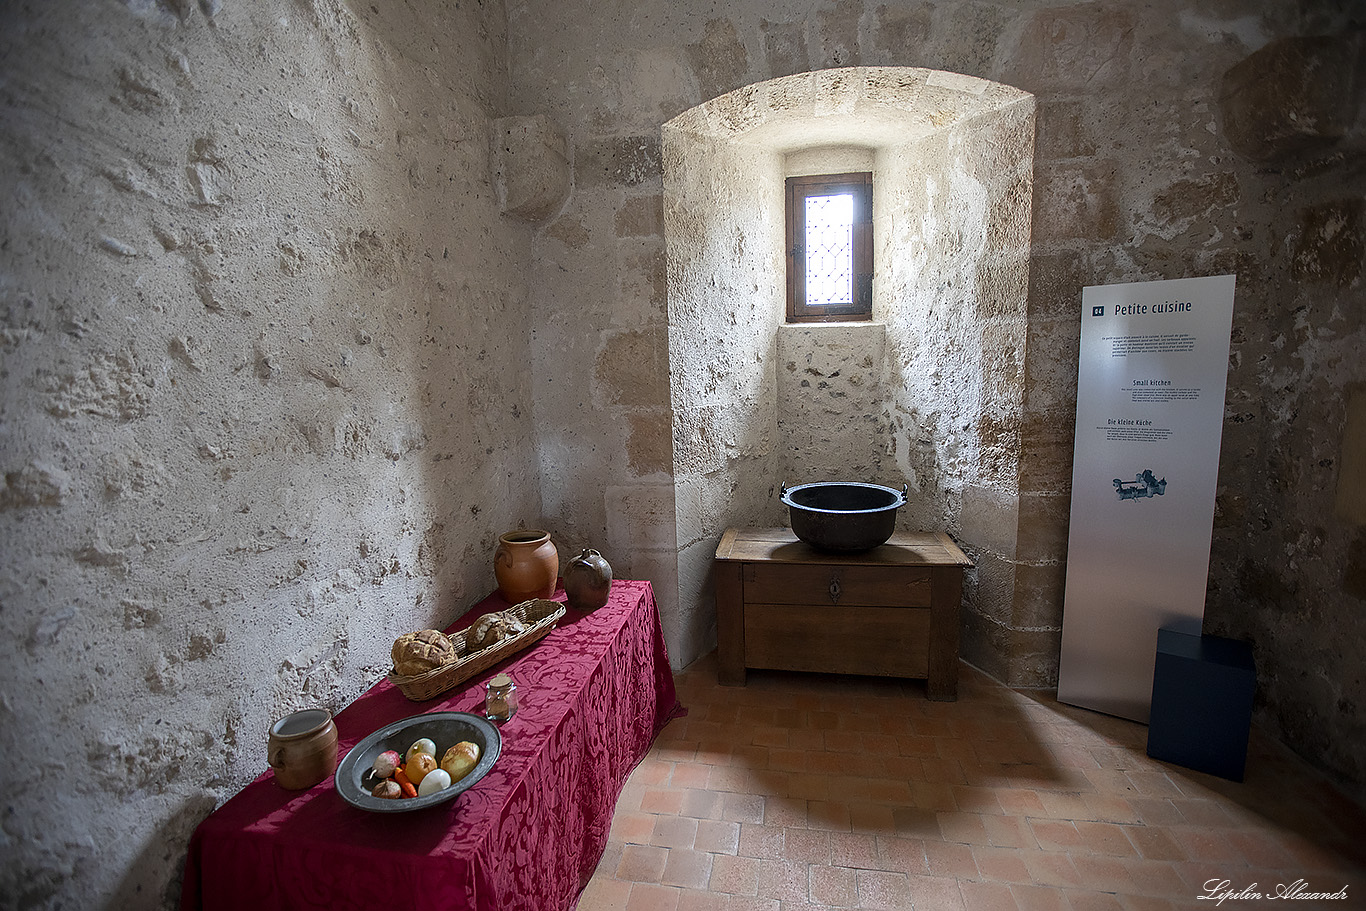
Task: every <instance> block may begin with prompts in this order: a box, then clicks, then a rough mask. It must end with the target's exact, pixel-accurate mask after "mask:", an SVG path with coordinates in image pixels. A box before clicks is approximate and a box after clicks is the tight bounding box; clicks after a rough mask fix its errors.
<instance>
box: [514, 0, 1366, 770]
mask: <svg viewBox="0 0 1366 911" xmlns="http://www.w3.org/2000/svg"><path fill="white" fill-rule="evenodd" d="M1353 15H1354V14H1353V12H1352V9H1351V5H1350V4H1342V3H1339V2H1336V0H1318V2H1308V3H1297V4H1286V3H1281V2H1277V0H1217V2H1214V3H1196V2H1193V0H1161V2H1157V3H1150V2H1142V3H1140V2H1137V0H1128V2H1125V0H1120V2H1060V0H1053V2H1049V0H1031V2H1025V3H1006V2H990V0H905V2H900V0H898V2H890V3H888V2H876V3H874V2H865V0H851V2H838V3H836V2H820V0H803V2H777V0H737V2H735V3H731V4H728V5H726V6H725V7H724V9H723V8H720V7H717V6H716V5H715V4H713V3H710V2H699V0H667V2H666V0H646V2H641V3H633V4H620V5H595V6H594V9H593V13H592V14H591V15H585V14H584V12H583V10H582V9H581V8H580V7H578V6H577V5H574V4H568V3H563V2H549V0H516V2H512V3H510V5H509V46H510V54H509V58H510V63H511V74H512V88H511V92H512V96H513V99H514V102H515V103H518V104H520V105H521V106H523V107H525V108H526V109H527V110H528V111H531V110H534V111H536V112H538V113H546V114H548V115H550V116H551V117H552V118H553V119H555V120H556V121H557V122H558V123H560V124H561V125H562V126H563V127H564V128H565V130H566V133H567V135H568V137H569V146H570V148H571V157H572V159H573V167H574V180H575V191H574V194H573V197H572V198H571V201H570V202H569V203H568V206H567V210H566V214H565V215H563V216H561V217H560V218H558V219H554V218H552V220H551V221H550V223H549V225H548V226H547V227H546V228H545V230H544V231H543V232H541V233H540V234H538V236H537V238H536V240H535V242H534V243H535V254H534V262H535V267H534V268H535V270H536V271H535V273H534V281H533V287H534V288H535V289H536V290H535V291H533V295H534V297H535V300H536V302H537V303H536V304H535V306H537V307H539V308H540V310H541V311H542V312H545V313H547V314H548V313H550V312H552V311H556V312H558V310H559V307H560V305H561V303H573V304H574V305H575V306H577V307H584V306H588V307H608V306H609V305H607V304H604V303H603V301H604V299H609V300H610V302H611V303H610V307H609V309H610V314H609V315H603V316H595V317H593V318H592V319H590V320H587V321H580V322H579V330H578V331H579V335H578V336H577V338H578V341H577V342H572V343H571V342H568V341H565V340H558V341H557V342H556V344H558V345H562V346H570V345H572V347H573V350H574V352H575V357H573V358H570V359H566V361H565V362H564V367H565V370H566V373H565V378H566V379H567V380H568V381H569V382H570V383H571V385H572V386H573V387H574V388H575V389H576V390H577V395H578V396H579V398H580V400H583V401H594V402H598V401H604V393H606V394H609V395H611V394H614V393H611V386H610V384H607V383H604V381H603V380H604V377H605V376H606V373H604V372H602V371H601V370H600V368H599V365H601V364H603V363H604V361H603V360H602V358H601V356H600V355H599V356H595V355H597V353H599V352H607V351H610V350H616V349H617V346H618V344H619V343H617V342H616V340H617V338H618V337H619V336H620V337H624V338H627V339H632V338H648V339H651V340H652V341H651V342H650V344H649V346H648V347H646V348H643V349H641V350H644V351H646V352H648V354H649V355H650V360H649V361H648V362H647V363H649V364H652V365H654V371H655V372H654V373H652V374H650V375H649V379H648V381H646V382H643V383H641V384H639V385H638V386H637V387H636V389H637V393H638V395H637V397H636V398H635V399H634V400H632V401H630V402H627V401H625V400H619V401H620V404H618V405H616V406H614V407H615V408H616V409H617V410H616V411H614V412H612V413H611V414H610V415H606V414H600V415H597V416H595V417H593V418H591V419H589V420H588V421H580V420H579V419H578V416H579V415H580V414H582V411H563V412H561V414H563V415H571V416H572V419H571V418H570V417H563V416H557V415H556V414H551V413H548V412H546V410H545V409H541V410H540V411H539V412H538V413H539V414H540V416H542V417H543V419H544V424H545V426H547V427H548V428H550V429H551V432H556V433H558V436H559V438H560V439H561V440H562V441H563V444H564V445H563V446H562V447H561V448H560V449H557V450H556V451H554V452H553V453H549V454H548V455H549V457H550V458H551V459H552V461H553V462H554V463H555V466H556V467H557V470H559V471H560V472H561V473H562V479H561V480H562V482H563V486H564V487H565V488H566V489H570V490H572V491H574V494H573V499H572V501H571V502H572V504H573V505H574V511H575V512H577V513H579V514H582V515H585V516H589V515H594V514H600V513H602V512H603V509H602V507H600V506H598V505H597V504H598V503H599V502H600V501H601V500H602V496H603V495H602V492H603V491H604V490H605V489H608V488H626V489H629V490H636V489H645V490H648V491H650V492H651V495H652V497H653V499H652V500H651V502H652V503H656V504H657V503H661V502H666V501H669V500H671V499H672V497H673V495H674V492H673V491H672V490H671V489H670V479H669V478H668V476H667V470H664V471H663V472H662V473H661V465H666V464H667V462H665V461H664V459H663V458H659V459H655V460H653V461H650V462H648V463H637V464H629V463H625V464H623V462H624V459H622V458H620V457H619V456H618V455H617V454H618V453H621V452H622V450H623V446H624V445H625V444H626V443H627V442H628V441H630V442H631V444H632V446H633V447H634V450H635V451H640V450H641V449H645V450H646V451H648V452H650V453H651V454H654V455H657V456H660V457H663V456H664V455H665V453H666V449H665V447H664V446H663V445H651V446H648V447H642V446H641V445H640V444H639V442H638V441H640V440H646V439H649V440H655V439H658V437H657V429H656V431H655V432H652V431H651V430H650V427H651V426H652V425H653V424H655V422H662V421H663V420H665V410H666V408H667V403H668V395H669V392H668V388H667V387H668V376H667V367H666V365H665V363H664V362H663V361H661V360H660V359H659V358H658V352H659V351H660V350H661V346H662V342H661V341H659V338H660V337H659V329H658V327H659V326H660V325H661V324H662V321H663V318H664V317H663V312H664V309H665V305H666V302H665V297H664V292H663V282H664V276H665V275H666V274H667V269H666V266H665V259H666V253H667V251H665V250H664V248H663V237H662V234H663V230H662V228H654V229H650V228H649V227H647V226H646V223H645V222H643V221H642V219H641V218H639V217H638V216H639V213H642V212H649V213H653V212H658V211H660V208H661V206H660V204H659V203H658V202H656V201H655V200H658V199H659V197H660V195H661V193H662V192H663V176H662V174H663V167H662V165H663V162H662V155H661V154H660V152H659V135H660V128H661V125H663V124H665V123H668V122H669V121H670V120H672V119H673V118H675V117H676V116H678V115H679V114H680V113H682V112H684V111H686V110H688V109H690V108H693V107H694V106H696V105H698V104H701V103H703V102H706V101H709V100H710V99H713V98H717V97H718V96H721V95H724V94H725V93H727V92H731V91H733V90H736V89H740V88H743V87H744V86H748V85H752V84H756V83H761V82H764V81H766V80H769V79H773V78H776V77H779V76H785V75H789V74H794V73H802V72H807V71H812V70H824V69H828V68H832V67H845V66H914V67H928V68H932V69H936V70H945V71H950V72H956V73H964V74H968V75H971V76H978V77H983V78H986V79H991V80H994V81H997V82H1000V83H1004V84H1006V85H1009V86H1014V87H1016V88H1019V89H1022V90H1024V91H1026V92H1029V93H1031V94H1033V95H1034V96H1035V98H1036V100H1037V121H1038V122H1037V131H1036V136H1035V150H1034V169H1033V173H1032V175H1031V177H1032V181H1031V183H1030V185H1029V186H1028V187H1024V189H1027V190H1028V192H1029V193H1030V195H1031V197H1032V199H1031V204H1030V207H1031V209H1032V228H1031V233H1030V244H1029V260H1028V262H1029V278H1028V295H1027V305H1026V306H1027V317H1028V319H1027V324H1026V326H1025V327H1024V330H1023V331H1024V342H1025V347H1024V355H1023V373H1024V377H1023V382H1024V391H1023V395H1024V400H1023V403H1022V408H1021V412H1020V423H1019V425H1018V427H1017V428H1013V429H1012V428H997V430H998V431H1005V435H1004V436H1003V435H1002V434H1001V433H999V432H997V433H995V437H994V438H996V439H1007V438H1008V437H1009V434H1010V432H1017V433H1018V439H1019V441H1020V443H1019V460H1020V463H1019V490H1018V501H1019V508H1018V518H1017V517H1015V516H1013V515H1012V516H1007V517H1006V519H1007V523H1013V524H1012V525H1011V526H1010V527H1013V529H1014V531H1013V533H1012V535H1011V537H1013V539H1014V546H1015V552H1014V556H1013V557H1012V560H1011V564H1010V566H1011V569H1012V571H1013V573H1014V575H1015V596H1013V599H1012V600H1011V602H1010V603H1009V604H1008V605H1006V604H1003V605H1001V606H1000V610H998V611H996V612H995V613H994V615H993V616H992V617H991V618H987V617H986V615H982V622H980V623H977V624H976V625H975V628H974V629H970V630H969V631H968V636H967V638H966V639H965V643H964V645H965V648H966V649H969V650H977V651H978V652H979V653H980V652H981V651H982V650H983V649H984V648H988V647H990V648H994V647H995V646H990V642H989V640H994V641H996V642H999V643H1003V644H1004V647H1005V648H1006V649H1007V651H1006V652H1004V653H1002V654H1003V659H1004V660H1002V661H1001V663H1000V665H999V666H998V667H995V668H992V671H993V673H999V674H1001V675H1002V676H1003V678H1004V679H1007V680H1008V681H1009V682H1012V683H1019V684H1024V685H1050V684H1051V683H1052V682H1054V680H1055V679H1056V669H1057V649H1056V642H1057V639H1058V637H1059V635H1060V630H1061V621H1062V616H1061V610H1062V601H1063V598H1062V595H1063V591H1062V587H1063V579H1064V571H1063V567H1064V560H1065V558H1066V543H1067V525H1068V507H1069V490H1068V488H1069V484H1070V480H1071V449H1072V435H1073V421H1074V415H1075V388H1076V368H1077V345H1078V340H1079V320H1078V319H1077V307H1078V305H1079V300H1080V296H1081V289H1082V288H1083V287H1085V286H1087V285H1096V284H1104V283H1111V282H1123V281H1139V280H1146V279H1161V278H1174V277H1182V276H1187V275H1208V274H1221V273H1227V272H1236V273H1238V276H1239V279H1238V302H1237V305H1236V310H1235V316H1234V323H1235V329H1234V338H1233V354H1232V360H1231V363H1230V372H1229V398H1228V403H1229V404H1228V421H1227V422H1226V425H1225V436H1224V456H1223V462H1222V466H1221V485H1220V493H1219V506H1218V517H1217V522H1216V529H1215V539H1214V546H1213V554H1212V563H1211V582H1210V597H1209V605H1208V608H1207V618H1208V619H1207V629H1209V631H1211V632H1216V633H1222V634H1225V635H1232V636H1236V637H1239V638H1243V639H1248V640H1250V641H1252V642H1254V644H1255V646H1256V653H1257V658H1258V661H1259V662H1260V668H1261V686H1260V689H1259V697H1258V698H1259V703H1258V717H1259V720H1260V721H1261V723H1262V724H1264V725H1266V726H1267V727H1268V728H1269V729H1270V730H1272V731H1273V732H1275V733H1278V734H1279V735H1281V736H1283V737H1284V738H1285V739H1286V740H1287V742H1289V743H1291V744H1292V745H1294V746H1295V747H1296V748H1297V749H1299V750H1301V751H1302V752H1303V753H1304V754H1305V755H1307V756H1310V757H1311V758H1313V759H1314V761H1316V762H1318V763H1319V764H1320V765H1322V766H1324V767H1325V768H1328V769H1330V770H1332V771H1334V772H1335V773H1337V774H1338V775H1340V776H1343V777H1345V778H1347V779H1349V780H1351V781H1354V782H1358V783H1361V782H1363V781H1366V751H1363V747H1362V744H1364V743H1366V730H1363V727H1366V708H1363V706H1366V693H1363V691H1362V688H1363V686H1366V683H1363V675H1362V673H1361V662H1360V660H1359V655H1360V654H1362V652H1363V646H1364V645H1366V641H1364V640H1366V620H1363V612H1362V601H1363V584H1362V582H1361V580H1362V579H1363V578H1366V570H1363V569H1362V568H1361V567H1362V565H1363V561H1364V560H1366V544H1363V543H1362V541H1363V537H1362V536H1363V534H1364V533H1363V531H1362V529H1361V527H1360V526H1359V525H1358V524H1357V523H1356V522H1354V521H1352V520H1350V519H1348V518H1344V517H1342V516H1338V515H1335V514H1334V513H1333V509H1332V506H1333V503H1334V502H1335V501H1334V496H1335V494H1334V490H1335V488H1336V486H1337V485H1338V483H1339V478H1338V471H1339V461H1340V460H1339V449H1340V447H1341V445H1342V439H1343V427H1344V423H1345V420H1346V417H1345V416H1346V413H1347V402H1348V399H1349V396H1350V393H1351V391H1352V390H1354V389H1358V388H1360V386H1361V384H1362V382H1363V379H1364V378H1366V377H1363V370H1364V369H1366V368H1363V366H1362V363H1363V360H1364V359H1363V358H1362V357H1361V356H1360V354H1361V352H1362V350H1363V347H1366V346H1364V345H1363V327H1362V309H1363V308H1362V306H1361V287H1362V284H1361V282H1362V279H1361V274H1360V273H1361V260H1362V249H1363V243H1364V241H1363V232H1364V231H1366V228H1364V227H1363V225H1362V217H1363V213H1362V209H1361V202H1360V200H1361V198H1362V196H1363V176H1362V168H1361V160H1362V158H1361V156H1362V146H1363V118H1362V113H1361V99H1362V95H1361V83H1360V74H1359V72H1358V71H1359V68H1360V60H1361V58H1362V55H1361V54H1360V51H1359V47H1358V44H1357V43H1356V42H1358V41H1359V38H1352V37H1349V35H1350V30H1351V29H1352V28H1358V29H1359V28H1360V26H1361V24H1362V23H1361V21H1360V18H1359V13H1357V14H1355V15H1356V16H1357V19H1355V20H1354V19H1353ZM1302 36H1304V37H1312V36H1321V37H1317V38H1314V39H1313V40H1310V41H1307V42H1294V41H1292V43H1291V44H1288V45H1286V44H1282V43H1281V42H1283V41H1285V40H1287V39H1297V38H1299V37H1302ZM1267 49H1270V50H1267ZM1259 53H1260V54H1262V55H1263V56H1261V57H1254V55H1257V54H1259ZM1249 61H1250V62H1249ZM1354 67H1355V69H1354ZM1226 74H1227V75H1226ZM1259 74H1260V78H1259ZM1328 86H1339V87H1341V88H1340V89H1339V90H1337V91H1331V90H1328V88H1327V87H1328ZM1268 151H1270V153H1271V157H1264V156H1265V155H1266V154H1267V152H1268ZM625 225H631V226H632V228H631V229H630V230H629V231H627V230H623V227H622V226H625ZM566 239H568V240H570V241H572V242H573V243H574V244H575V245H576V246H575V249H574V250H573V255H572V257H571V256H570V255H568V254H569V251H568V250H566V249H564V247H563V245H564V244H565V243H566ZM570 262H572V265H570V264H569V263H570ZM773 280H774V281H775V282H777V281H780V276H778V275H777V274H775V275H774V277H773ZM762 293H766V292H762ZM568 318H569V317H566V316H563V315H561V316H560V319H561V320H562V321H563V320H567V319H568ZM576 318H577V317H576ZM608 372H610V371H608ZM737 407H739V408H741V409H747V408H748V407H749V404H748V403H747V402H738V403H737ZM556 424H559V425H561V427H562V430H560V431H554V430H553V426H554V425H556ZM980 429H981V430H983V431H990V430H991V428H987V427H982V428H980ZM988 436H990V435H988ZM604 452H606V453H610V454H612V455H610V458H611V459H613V460H614V461H613V462H612V464H611V465H610V467H609V466H607V465H605V464H604V462H603V456H602V453H604ZM546 456H547V453H546V452H544V451H543V457H546ZM728 483H729V482H728ZM1347 483H1351V482H1350V480H1349V481H1348V482H1347ZM1356 483H1358V484H1359V483H1360V482H1359V481H1358V482H1356ZM724 486H725V485H722V489H724ZM677 495H678V498H679V502H680V503H681V502H683V501H684V500H689V501H695V500H696V499H697V497H696V491H695V490H694V489H693V485H691V484H689V483H687V482H686V480H680V481H679V483H678V494H677ZM737 495H738V496H742V497H750V496H754V495H756V493H755V491H753V490H749V489H747V490H743V491H739V492H737ZM991 499H992V498H991V497H990V496H986V495H985V492H984V496H982V497H981V498H979V501H978V503H977V505H976V506H975V507H974V508H976V509H977V510H978V512H979V513H980V515H981V518H982V521H983V522H986V521H987V520H988V519H989V518H990V516H991V514H992V511H993V506H992V503H991ZM652 508H653V507H652ZM715 532H716V530H715V529H702V530H699V529H692V530H691V533H692V534H704V533H715ZM686 543H687V539H686V536H683V535H680V541H679V544H680V546H683V545H685V544H686ZM964 543H965V544H967V545H968V546H969V547H972V546H974V544H975V542H973V541H971V540H965V542H964ZM1010 543H1011V542H1009V541H1006V542H1002V546H1003V547H1004V546H1006V545H1008V544H1010ZM694 547H696V546H695V545H694ZM703 549H705V548H703ZM703 557H705V555H703ZM696 562H697V563H698V564H701V563H704V562H705V560H704V559H703V558H699V560H698V561H696ZM661 571H662V572H664V573H666V574H667V572H668V567H667V566H664V567H661ZM705 584H706V580H705V577H704V576H703V575H702V573H701V571H700V570H698V569H696V568H695V567H694V569H693V570H690V571H689V573H688V574H686V575H685V576H683V577H681V578H680V581H679V589H680V595H679V597H680V598H681V599H682V600H684V601H686V600H687V599H688V598H689V597H691V596H692V593H695V592H699V591H701V590H702V587H703V586H704V585H705ZM663 587H664V588H665V590H666V592H667V591H668V586H667V585H665V586H663ZM669 607H670V609H677V608H673V607H672V605H670V606H669ZM667 622H668V621H667V620H666V623H667ZM992 624H994V625H995V626H994V628H993V626H992ZM673 645H676V642H671V646H673Z"/></svg>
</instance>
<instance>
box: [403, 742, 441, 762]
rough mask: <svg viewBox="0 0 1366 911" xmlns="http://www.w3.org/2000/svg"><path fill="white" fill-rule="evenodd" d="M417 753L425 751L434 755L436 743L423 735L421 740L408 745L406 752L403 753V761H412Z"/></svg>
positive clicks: (429, 754)
mask: <svg viewBox="0 0 1366 911" xmlns="http://www.w3.org/2000/svg"><path fill="white" fill-rule="evenodd" d="M418 753H426V754H427V755H428V756H435V755H436V744H435V743H433V742H432V740H431V738H429V737H423V738H422V739H421V740H415V741H413V745H412V746H410V747H408V752H407V753H405V754H404V756H403V761H404V762H405V763H407V762H412V761H413V757H414V756H416V755H417V754H418Z"/></svg>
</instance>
